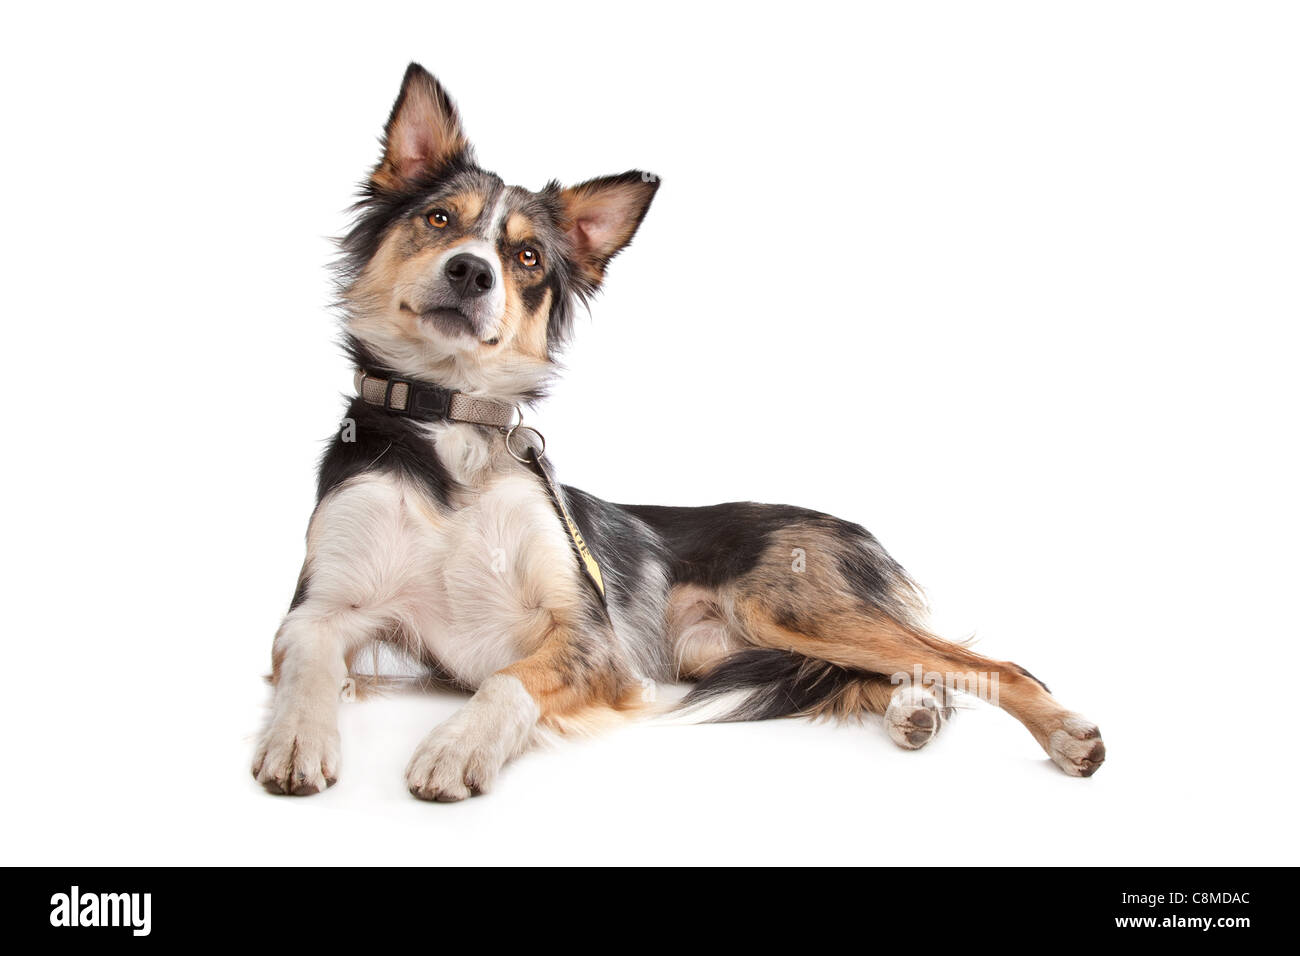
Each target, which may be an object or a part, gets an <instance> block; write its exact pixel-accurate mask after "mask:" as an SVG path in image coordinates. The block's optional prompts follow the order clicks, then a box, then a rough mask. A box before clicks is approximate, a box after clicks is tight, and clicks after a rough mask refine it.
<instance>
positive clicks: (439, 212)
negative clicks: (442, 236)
mask: <svg viewBox="0 0 1300 956" xmlns="http://www.w3.org/2000/svg"><path fill="white" fill-rule="evenodd" d="M424 218H425V219H427V220H429V225H431V226H433V228H434V229H446V228H447V223H449V222H451V216H449V215H447V211H446V210H444V209H435V210H434V211H433V212H431V213H429V215H427V216H425V217H424Z"/></svg>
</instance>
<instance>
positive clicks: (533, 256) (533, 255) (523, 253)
mask: <svg viewBox="0 0 1300 956" xmlns="http://www.w3.org/2000/svg"><path fill="white" fill-rule="evenodd" d="M519 261H520V262H522V263H523V264H524V265H526V266H527V267H528V268H530V269H531V268H533V267H534V266H536V265H537V263H538V262H540V261H541V260H540V259H539V257H538V255H537V250H535V249H521V250H520V252H519Z"/></svg>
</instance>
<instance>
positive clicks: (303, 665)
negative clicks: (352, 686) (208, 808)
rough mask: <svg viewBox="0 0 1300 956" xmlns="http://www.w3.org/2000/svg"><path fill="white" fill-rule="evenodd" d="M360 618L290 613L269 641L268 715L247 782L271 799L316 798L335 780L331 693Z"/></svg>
mask: <svg viewBox="0 0 1300 956" xmlns="http://www.w3.org/2000/svg"><path fill="white" fill-rule="evenodd" d="M357 617H360V615H356V614H349V613H347V612H337V613H327V614H322V613H319V611H318V610H316V609H315V608H314V607H313V605H312V604H310V603H309V604H308V605H304V606H302V607H298V608H295V609H294V610H292V611H290V612H289V614H288V616H287V617H285V619H284V623H283V624H282V625H281V626H280V630H279V632H277V634H276V636H275V645H274V648H273V652H272V671H271V680H272V682H273V684H274V685H275V696H274V698H273V700H272V703H271V714H270V717H269V719H268V720H267V723H266V728H265V730H264V731H263V732H262V737H261V740H260V741H259V743H258V746H257V750H256V752H255V754H254V756H253V776H254V777H256V778H257V782H258V783H260V784H261V785H262V786H263V787H265V788H266V789H267V790H269V791H270V792H271V793H284V794H292V795H294V796H306V795H308V794H313V793H319V792H320V791H322V790H324V789H325V788H326V787H328V786H329V785H330V784H332V783H334V781H335V779H336V778H337V776H338V766H339V731H338V707H339V692H340V689H341V688H342V686H343V680H344V678H345V677H347V672H348V669H347V663H346V654H347V652H348V650H349V648H350V647H351V646H353V645H354V644H355V638H356V637H357V635H358V634H361V633H364V630H363V627H364V625H363V622H360V621H357V620H350V619H349V618H357Z"/></svg>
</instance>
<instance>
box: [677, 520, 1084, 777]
mask: <svg viewBox="0 0 1300 956" xmlns="http://www.w3.org/2000/svg"><path fill="white" fill-rule="evenodd" d="M764 544H765V547H764V549H763V552H762V554H761V555H759V556H758V557H757V560H756V561H755V563H754V564H753V566H752V567H751V568H749V569H748V570H747V571H746V572H745V573H744V574H743V575H741V576H740V577H738V578H737V579H735V580H734V581H732V582H729V583H728V584H727V585H726V586H725V587H723V588H721V589H719V592H718V594H717V595H716V597H715V603H716V604H717V605H718V606H719V607H720V608H721V609H722V613H723V614H724V615H725V616H726V618H727V621H728V627H729V629H730V630H731V632H732V633H734V634H736V635H737V636H738V637H739V638H740V639H741V640H743V642H744V643H746V644H749V645H751V646H755V645H756V646H757V648H760V649H766V650H750V651H742V652H741V654H740V655H738V656H733V657H732V658H727V659H725V660H724V661H722V662H721V663H719V664H718V665H717V666H716V668H715V669H714V671H712V672H710V673H709V674H708V675H706V676H705V678H704V680H703V681H702V682H701V685H700V686H699V687H697V688H696V691H694V692H692V694H691V695H690V696H688V697H687V699H686V701H685V703H686V704H687V706H690V705H691V704H693V703H698V702H701V701H702V698H704V697H707V696H714V697H716V696H718V695H717V694H716V693H715V691H716V690H718V689H719V688H721V687H725V686H727V684H728V682H729V681H730V682H731V683H733V684H734V683H736V681H735V680H734V679H733V678H731V677H729V676H728V674H729V672H732V673H734V672H736V671H737V670H739V671H741V672H743V671H744V670H745V669H746V668H749V669H751V670H753V669H754V664H755V661H754V660H749V661H747V659H746V658H745V657H744V655H764V654H766V655H767V657H766V658H765V660H766V664H765V666H767V667H769V668H772V667H775V670H774V671H773V673H772V679H771V680H769V681H767V682H766V685H764V684H763V682H762V681H750V682H748V685H747V686H749V687H750V688H751V690H752V691H753V692H752V693H751V695H750V698H749V700H748V701H745V700H744V699H742V700H741V704H740V707H739V709H738V710H733V713H740V714H750V715H753V716H758V717H775V716H784V715H786V714H796V713H811V714H814V715H816V714H818V713H819V712H825V711H826V710H827V709H830V710H833V711H837V712H841V713H842V712H852V711H853V710H855V709H856V710H858V711H873V712H876V713H881V712H883V713H885V715H886V722H887V727H888V730H889V733H890V736H891V737H892V738H893V739H894V740H895V741H896V742H897V743H899V744H900V745H901V746H905V747H913V748H915V747H917V746H922V745H923V744H924V743H926V742H928V740H930V739H931V738H932V737H933V735H934V732H935V731H936V730H937V729H938V727H939V725H940V722H941V721H942V719H943V717H944V716H946V714H945V711H946V708H947V704H948V702H947V701H946V700H941V699H938V698H936V699H935V700H934V701H933V704H934V705H935V706H934V712H933V713H931V707H930V706H927V700H926V698H925V695H924V693H923V691H924V689H925V688H926V687H940V688H946V689H947V690H959V691H967V692H972V693H976V694H977V695H979V696H982V697H985V698H986V699H987V700H989V702H990V703H993V704H996V705H998V706H1000V707H1002V708H1003V709H1004V710H1006V711H1007V712H1008V713H1010V714H1012V715H1013V716H1014V717H1016V718H1017V719H1019V720H1020V722H1021V723H1023V724H1024V725H1025V727H1026V728H1027V729H1028V730H1029V732H1030V733H1031V734H1032V735H1033V736H1034V739H1035V740H1037V741H1038V743H1039V745H1040V746H1042V748H1043V749H1044V750H1045V751H1046V752H1047V754H1048V755H1049V756H1050V757H1051V758H1052V760H1053V761H1054V762H1055V763H1056V764H1057V766H1059V767H1060V768H1061V769H1062V770H1064V771H1065V772H1066V773H1068V774H1071V775H1073V776H1080V777H1086V776H1090V775H1091V774H1092V773H1093V772H1094V771H1095V770H1096V769H1097V768H1098V767H1099V766H1100V765H1101V762H1102V761H1103V760H1104V759H1105V755H1106V748H1105V745H1104V744H1103V743H1102V741H1101V735H1100V733H1099V732H1098V730H1097V727H1096V725H1095V724H1093V723H1092V722H1091V721H1088V720H1086V719H1085V718H1083V717H1081V716H1080V715H1078V714H1076V713H1073V712H1071V711H1069V710H1067V709H1066V708H1064V707H1062V706H1061V705H1060V704H1059V703H1058V702H1057V701H1056V700H1055V699H1054V698H1053V697H1052V696H1051V694H1050V693H1048V690H1047V688H1046V687H1045V686H1044V685H1043V684H1042V682H1041V681H1039V680H1038V679H1037V678H1035V677H1033V676H1032V675H1031V674H1029V672H1028V671H1026V670H1025V669H1024V668H1022V667H1019V666H1017V665H1015V664H1012V663H1009V662H1007V661H998V660H993V659H991V658H988V657H984V656H982V655H980V654H976V653H975V652H974V651H972V650H970V649H969V648H968V647H966V646H964V645H962V644H955V643H953V642H950V641H945V640H943V639H941V638H939V637H936V636H934V635H933V634H930V633H929V632H928V631H927V630H926V629H925V628H924V626H923V625H922V624H921V623H920V621H921V617H922V608H921V606H920V600H919V598H918V596H917V594H916V591H915V589H914V587H913V585H912V584H911V581H910V580H909V578H908V577H907V575H906V573H905V572H904V571H903V569H902V568H901V567H900V566H899V565H898V564H897V563H896V562H895V561H894V560H893V559H892V558H890V556H889V555H888V554H887V553H886V552H885V550H884V549H883V548H882V547H881V546H880V544H879V543H878V542H877V541H876V540H875V538H873V537H872V536H871V535H869V534H868V533H867V532H866V531H864V530H863V529H862V528H859V527H858V526H857V525H852V524H849V523H848V522H843V521H840V520H839V519H835V518H832V517H830V516H828V515H817V514H797V515H795V516H794V517H793V518H785V519H783V524H782V526H781V527H780V528H779V529H777V530H774V531H772V532H770V533H769V534H768V535H767V537H766V539H765V542H764ZM791 555H794V557H795V560H794V561H793V562H792V561H791ZM773 655H776V656H773ZM780 655H786V657H785V658H784V660H785V663H784V664H782V663H781V661H782V660H783V658H782V657H781V656H780ZM822 662H824V663H822ZM782 668H785V669H784V670H783V669H782ZM792 669H793V670H792ZM787 671H788V673H787ZM868 675H875V679H869V678H868ZM899 685H903V686H909V687H911V689H909V690H902V689H897V690H896V689H895V687H897V686H899ZM915 685H921V687H920V689H919V690H918V689H917V688H916V686H915ZM882 695H883V696H884V703H883V706H882V705H881V697H882ZM693 698H694V699H693ZM928 717H929V718H932V723H933V726H931V727H926V726H925V724H926V723H927V718H928ZM721 719H753V717H752V716H739V717H728V716H726V715H724V716H723V717H722V718H721Z"/></svg>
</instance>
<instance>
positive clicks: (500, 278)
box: [252, 63, 1105, 801]
mask: <svg viewBox="0 0 1300 956" xmlns="http://www.w3.org/2000/svg"><path fill="white" fill-rule="evenodd" d="M658 188H659V180H658V178H657V177H655V176H652V175H650V174H648V173H643V172H640V171H631V172H626V173H622V174H619V175H613V176H606V177H602V178H599V179H593V180H590V181H588V182H584V183H582V184H580V185H576V186H570V187H567V188H565V187H562V186H561V185H560V184H559V183H557V182H554V181H553V182H551V183H549V184H548V185H546V186H545V187H544V188H543V189H541V190H539V191H535V192H534V191H530V190H528V189H524V188H521V187H518V186H507V185H506V184H505V183H504V182H503V181H502V180H501V179H500V178H499V177H497V176H496V175H494V174H492V173H490V172H488V171H486V170H485V169H483V168H482V167H480V166H479V165H478V163H477V162H476V160H475V157H474V152H473V149H472V147H471V145H470V142H469V140H468V139H467V138H466V136H465V133H464V131H463V128H462V125H461V121H460V117H459V115H458V113H457V110H456V107H455V106H454V104H453V103H452V101H451V99H450V98H449V97H448V95H447V93H446V92H445V91H444V89H443V88H442V86H441V85H440V84H439V83H438V81H437V80H436V79H435V78H434V77H433V76H432V75H431V74H429V73H428V72H427V71H426V70H424V69H423V68H422V67H421V66H419V65H418V64H415V63H413V64H411V65H410V67H409V68H408V69H407V71H406V75H405V77H404V79H403V81H402V87H401V92H400V93H399V95H398V97H397V100H396V103H395V104H394V106H393V108H392V112H391V114H390V115H389V118H388V122H387V124H386V126H385V127H384V135H383V150H382V156H381V158H380V160H379V163H378V164H377V165H376V166H375V168H374V170H373V171H372V173H371V174H370V177H369V179H368V180H367V181H366V182H365V183H364V185H363V186H362V195H361V198H360V200H359V202H358V203H357V206H356V214H357V215H356V220H355V223H354V225H353V226H352V228H351V230H350V232H348V233H347V235H346V236H345V237H344V238H343V239H342V241H341V245H342V257H341V264H340V302H341V310H342V313H343V319H344V340H345V346H346V349H347V352H348V355H349V357H350V359H351V361H352V363H353V365H354V366H355V368H356V385H357V390H358V394H357V396H356V398H354V399H353V400H352V401H351V405H350V407H349V408H348V411H347V417H346V419H345V420H344V423H345V425H344V427H343V428H341V429H340V431H339V433H338V434H337V435H336V436H335V437H334V438H333V439H332V441H331V444H330V445H329V447H328V449H327V450H326V452H325V454H324V457H323V458H322V461H321V465H320V471H319V483H318V490H317V491H318V493H317V504H316V508H315V511H314V512H313V514H312V517H311V521H310V524H309V526H308V530H307V548H306V558H305V560H304V563H303V566H302V572H301V574H300V576H299V579H298V584H297V589H296V591H295V593H294V595H293V600H292V602H291V604H290V607H289V611H288V613H287V614H286V616H285V618H284V620H283V623H282V624H281V625H280V628H279V630H278V631H277V633H276V635H275V640H274V643H273V648H272V670H271V683H272V685H273V692H272V701H271V707H270V712H269V716H268V719H267V722H266V726H265V729H264V731H263V733H262V734H261V737H260V741H259V743H258V745H257V748H256V753H255V756H254V760H253V767H252V769H253V776H254V777H255V778H256V779H257V781H258V782H259V783H260V784H262V785H263V787H265V788H266V789H267V790H268V791H270V792H272V793H278V794H293V795H306V794H314V793H318V792H320V791H323V790H324V789H325V788H326V787H328V786H330V785H331V784H333V783H334V782H335V781H336V779H337V777H338V773H339V759H340V755H339V734H338V728H337V716H338V707H339V700H340V689H341V687H343V685H344V683H345V680H346V679H347V677H348V675H349V673H350V670H351V667H352V663H353V659H354V658H355V656H356V655H357V654H358V652H359V651H360V650H361V649H362V648H363V647H367V646H371V645H372V644H373V642H375V641H381V642H387V643H389V644H392V645H394V646H396V647H399V648H400V649H402V650H403V651H404V652H407V653H409V654H411V655H414V656H415V657H416V658H417V659H419V660H420V661H422V662H424V663H425V664H427V665H428V666H429V667H430V668H431V669H433V670H435V671H436V672H437V673H438V674H441V675H444V676H445V677H447V678H449V679H450V680H451V681H453V682H454V683H456V684H457V685H460V686H462V687H464V688H465V689H467V690H471V691H473V694H472V696H471V697H470V698H469V700H468V702H467V703H466V704H465V705H464V707H463V708H462V709H461V710H460V711H459V712H457V713H456V714H455V715H454V716H452V717H451V718H450V719H449V720H447V721H446V722H444V723H442V724H441V725H439V726H437V727H435V728H434V729H433V730H432V731H431V732H430V733H429V734H428V736H427V737H426V738H425V739H424V740H423V742H422V743H421V744H420V745H419V747H418V748H417V749H416V751H415V754H414V756H413V757H412V758H411V761H410V764H409V765H408V766H407V768H406V784H407V787H408V789H409V790H410V792H411V793H412V794H413V795H415V796H416V797H419V798H421V799H424V800H439V801H457V800H462V799H464V798H466V797H469V796H471V795H473V794H478V793H484V792H486V791H487V790H489V789H490V787H491V786H492V784H493V781H494V780H495V778H496V777H497V774H498V772H499V771H500V769H501V767H502V766H503V765H504V764H505V763H506V762H507V761H508V760H510V759H511V758H512V757H514V756H516V755H518V754H520V753H522V752H523V751H524V750H526V749H527V748H528V747H529V746H530V745H531V744H532V743H534V742H535V741H536V740H537V739H539V737H540V736H541V735H543V734H544V733H545V732H547V731H558V732H561V733H564V732H578V731H583V730H586V729H589V728H591V727H593V726H596V725H599V724H601V723H603V722H604V721H605V720H606V719H608V718H624V717H630V716H634V715H637V714H642V713H644V712H645V711H646V710H647V706H646V703H645V701H644V699H643V698H645V697H646V696H647V695H646V694H645V692H644V688H646V687H647V686H651V682H658V681H679V680H680V681H686V682H692V683H694V687H693V688H692V689H691V691H690V692H689V693H688V694H687V696H686V697H685V698H683V699H682V700H681V701H680V702H678V703H677V704H676V705H675V709H674V711H673V713H674V714H676V715H679V716H680V717H681V718H682V719H685V720H695V721H731V720H763V719H768V718H775V717H786V716H808V717H833V718H839V719H858V718H861V717H863V716H864V715H866V714H873V715H883V718H884V724H885V727H886V730H887V732H888V734H889V736H890V737H891V739H893V740H894V742H896V743H897V744H898V745H899V746H901V747H904V748H908V749H918V748H920V747H923V746H925V744H927V743H928V742H929V741H930V740H932V739H934V736H935V734H937V733H938V732H939V730H940V728H941V726H943V724H944V723H945V722H946V721H947V720H948V719H949V718H950V716H951V714H952V712H953V705H954V699H955V698H954V695H955V694H957V693H959V692H961V691H963V690H965V691H968V692H969V691H972V689H974V687H975V685H972V684H971V681H976V682H977V685H978V689H979V690H981V691H983V690H985V689H986V688H988V687H989V686H991V687H993V688H995V691H996V693H995V695H994V696H996V701H995V702H996V703H997V704H998V705H999V706H1001V707H1002V708H1004V709H1005V710H1007V711H1008V712H1010V713H1011V714H1012V715H1013V716H1015V717H1016V718H1018V719H1019V720H1020V721H1021V722H1023V723H1024V725H1025V727H1027V728H1028V730H1029V732H1030V733H1031V734H1033V736H1034V739H1035V740H1037V741H1038V743H1039V744H1040V745H1041V746H1042V748H1043V749H1044V750H1045V751H1046V752H1047V754H1048V755H1049V756H1050V757H1051V759H1052V760H1053V761H1054V762H1055V763H1056V764H1057V766H1059V767H1060V768H1061V769H1062V770H1063V771H1065V772H1066V773H1067V774H1071V775H1073V776H1079V777H1086V776H1090V775H1091V774H1092V773H1093V772H1094V771H1095V770H1096V769H1097V768H1098V767H1099V766H1100V765H1101V763H1102V761H1103V759H1104V757H1105V745H1104V744H1103V743H1102V739H1101V735H1100V733H1099V731H1098V729H1097V727H1096V725H1095V724H1093V723H1092V722H1091V721H1089V720H1086V719H1085V718H1084V717H1082V716H1080V715H1079V714H1077V713H1074V712H1072V711H1070V710H1067V709H1066V708H1064V707H1062V706H1061V705H1060V704H1058V703H1057V702H1056V700H1055V699H1053V697H1052V696H1051V695H1050V693H1049V692H1048V689H1047V687H1046V686H1045V685H1044V684H1043V683H1042V682H1041V681H1039V680H1038V679H1037V678H1035V677H1034V676H1033V675H1031V674H1030V673H1029V672H1028V671H1026V670H1025V669H1024V668H1022V667H1019V666H1018V665H1015V664H1011V663H1008V662H1004V661H997V660H992V659H990V658H987V657H984V656H982V655H980V654H977V653H975V652H974V651H972V650H971V649H970V648H969V647H968V646H966V645H965V644H962V643H956V642H952V641H948V640H944V639H942V638H940V637H938V636H936V635H934V634H932V633H931V632H930V631H929V630H927V629H926V625H925V623H924V617H923V613H924V607H923V602H922V599H921V597H920V593H919V591H918V588H917V587H916V585H915V584H914V583H913V582H912V580H911V578H909V576H908V575H907V573H906V572H905V571H904V570H903V568H902V567H901V566H900V565H899V564H898V563H897V562H896V561H894V560H893V559H892V558H891V557H890V556H889V554H888V553H887V552H886V551H885V549H884V548H883V547H881V545H880V543H879V542H878V541H877V540H876V539H875V538H874V537H873V536H872V535H871V534H870V533H869V532H867V531H866V530H864V529H863V528H861V527H859V526H858V525H856V524H853V523H851V522H849V521H844V520H841V519H839V518H835V517H832V516H830V515H826V514H820V513H817V512H814V511H809V510H805V509H802V508H796V507H790V506H784V505H765V504H754V503H751V502H744V503H732V504H720V505H714V506H710V507H664V506H650V505H641V506H628V505H616V504H611V503H609V502H606V501H602V500H601V499H599V498H596V497H594V496H592V495H590V494H587V493H586V492H584V491H580V490H578V489H576V488H572V487H568V486H564V485H559V484H557V483H556V481H555V478H554V473H553V471H552V469H551V466H550V460H549V458H548V457H547V456H546V453H545V447H544V438H542V436H540V435H539V434H538V433H537V432H535V431H533V430H531V429H529V428H528V427H527V426H526V425H524V424H523V423H522V409H523V408H524V407H527V406H529V405H530V404H532V403H534V402H536V401H537V400H538V399H540V398H541V397H542V396H543V395H544V393H545V391H546V389H547V386H548V385H549V384H550V383H551V381H552V379H553V377H554V375H555V373H556V368H557V366H556V356H557V354H558V353H559V351H560V350H561V349H562V348H563V346H564V344H565V342H566V340H567V339H568V338H569V336H570V333H571V331H572V325H573V315H574V312H575V309H576V308H577V307H578V306H580V305H582V304H585V303H586V302H587V301H588V300H589V299H590V298H591V297H592V296H593V294H594V293H595V292H596V291H597V290H598V289H599V288H600V287H601V284H602V283H603V282H604V280H605V274H606V272H607V270H608V267H609V264H610V261H611V260H612V259H613V258H614V257H615V256H616V255H618V253H619V252H620V251H621V250H622V249H623V248H625V247H626V246H627V245H628V243H629V242H630V241H631V240H632V237H633V235H634V234H635V233H636V231H637V228H638V226H639V225H640V223H641V221H642V218H643V217H644V216H645V214H646V211H647V209H648V208H649V206H650V203H651V200H652V199H653V198H654V196H655V192H656V190H657V189H658ZM792 555H793V556H794V561H792Z"/></svg>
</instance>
